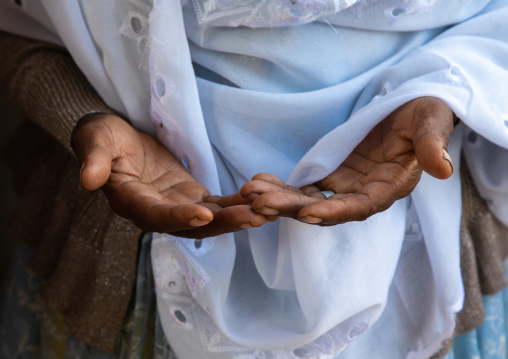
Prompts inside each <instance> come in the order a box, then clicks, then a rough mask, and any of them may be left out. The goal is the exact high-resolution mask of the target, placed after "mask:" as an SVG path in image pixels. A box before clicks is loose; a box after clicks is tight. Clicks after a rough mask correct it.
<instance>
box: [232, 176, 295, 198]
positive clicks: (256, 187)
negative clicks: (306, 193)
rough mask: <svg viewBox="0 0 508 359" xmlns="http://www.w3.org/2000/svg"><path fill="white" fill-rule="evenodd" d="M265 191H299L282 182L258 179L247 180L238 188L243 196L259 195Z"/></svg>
mask: <svg viewBox="0 0 508 359" xmlns="http://www.w3.org/2000/svg"><path fill="white" fill-rule="evenodd" d="M266 192H284V193H301V191H300V190H299V189H298V188H296V187H293V186H288V185H286V184H285V183H284V182H281V183H280V184H279V183H276V184H274V183H271V182H266V181H263V180H258V179H254V180H251V181H249V182H247V183H246V184H244V185H243V186H242V188H241V189H240V194H241V195H242V196H243V197H244V198H249V196H250V195H252V194H257V195H260V194H263V193H266ZM256 197H257V196H256Z"/></svg>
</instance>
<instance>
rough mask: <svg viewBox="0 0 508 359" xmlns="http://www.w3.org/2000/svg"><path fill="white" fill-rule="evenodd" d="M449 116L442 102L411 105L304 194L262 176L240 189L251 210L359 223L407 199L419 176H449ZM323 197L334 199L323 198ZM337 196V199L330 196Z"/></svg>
mask: <svg viewBox="0 0 508 359" xmlns="http://www.w3.org/2000/svg"><path fill="white" fill-rule="evenodd" d="M453 118H454V116H453V113H452V111H451V110H450V108H449V107H448V106H447V105H446V104H445V103H444V102H443V101H442V100H440V99H437V98H433V97H421V98H417V99H414V100H412V101H410V102H408V103H406V104H404V105H402V106H401V107H399V108H398V109H397V110H395V111H394V112H392V113H391V114H390V115H389V116H388V117H386V118H385V119H384V120H383V121H381V122H380V123H379V124H378V125H377V126H376V127H374V128H373V129H372V131H370V132H369V134H368V135H367V137H365V139H364V140H363V141H362V142H361V143H360V144H359V145H358V146H357V147H356V148H355V149H354V150H353V152H352V153H351V154H350V155H349V156H348V157H347V159H346V160H345V161H344V162H343V163H342V164H341V165H340V166H339V167H338V168H337V169H336V170H335V171H333V172H332V173H331V174H330V175H329V176H327V177H326V178H324V179H322V180H321V181H318V182H316V183H314V184H312V185H309V186H305V187H303V188H295V187H291V186H287V185H286V184H285V183H284V182H283V181H281V180H280V179H278V178H277V177H275V176H273V175H270V174H266V173H262V174H258V175H256V176H254V177H253V179H252V180H251V181H250V182H248V183H246V184H245V185H244V186H243V187H242V189H241V194H242V195H243V197H245V198H247V199H250V200H251V201H252V209H253V210H254V211H255V212H256V213H261V214H265V215H271V216H273V215H281V216H285V217H291V218H295V219H298V220H300V221H303V222H306V223H311V224H319V225H335V224H339V223H345V222H349V221H361V220H365V219H366V218H368V217H370V216H372V215H373V214H375V213H378V212H381V211H384V210H386V209H387V208H389V207H390V206H391V205H392V204H393V203H394V202H395V201H396V200H398V199H400V198H403V197H406V196H407V195H409V194H410V193H411V192H412V191H413V189H414V188H415V186H416V185H417V183H418V181H419V180H420V177H421V174H422V170H423V171H425V172H427V173H428V174H430V175H431V176H434V177H436V178H438V179H446V178H448V177H450V176H451V175H452V173H453V165H452V162H451V159H450V156H449V155H448V152H447V146H448V140H449V137H450V135H451V133H452V131H453ZM321 191H332V192H329V193H331V194H332V195H331V196H329V197H326V196H325V195H323V194H322V193H321ZM333 193H335V194H333Z"/></svg>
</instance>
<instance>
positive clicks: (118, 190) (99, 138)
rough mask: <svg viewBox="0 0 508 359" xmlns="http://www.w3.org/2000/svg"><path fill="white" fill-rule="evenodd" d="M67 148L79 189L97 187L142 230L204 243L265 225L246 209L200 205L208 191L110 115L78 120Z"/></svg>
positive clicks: (155, 145)
mask: <svg viewBox="0 0 508 359" xmlns="http://www.w3.org/2000/svg"><path fill="white" fill-rule="evenodd" d="M72 146H73V148H74V151H75V153H76V156H77V157H78V160H79V162H80V163H81V173H80V179H81V183H82V185H83V186H84V187H85V188H86V189H88V190H95V189H98V188H100V187H102V189H103V191H104V193H105V194H106V196H107V198H108V200H109V203H110V205H111V207H112V209H113V210H114V211H115V212H116V213H118V214H119V215H120V216H122V217H125V218H128V219H130V220H132V221H133V222H134V223H135V224H136V225H137V226H138V227H140V228H141V229H143V230H145V231H150V232H161V233H171V234H174V235H178V236H183V237H189V238H204V237H210V236H215V235H219V234H222V233H228V232H234V231H238V230H240V229H243V228H251V227H258V226H261V225H263V224H264V223H266V222H268V221H269V220H268V219H267V218H266V217H265V216H264V215H262V214H257V213H254V212H252V211H251V208H250V205H246V204H242V203H240V204H237V205H234V206H228V207H227V208H225V207H222V206H220V205H218V204H216V203H213V201H209V202H206V203H205V199H207V198H208V197H209V196H210V193H209V192H208V189H207V188H206V187H205V186H203V185H202V184H200V183H198V182H197V181H196V180H195V179H194V178H193V177H192V176H191V174H190V173H189V172H188V171H187V170H186V169H185V168H184V167H183V166H182V164H181V163H180V161H178V160H177V159H176V158H175V157H174V156H173V155H172V154H171V153H170V152H169V151H168V150H166V149H165V148H164V147H163V146H161V145H160V144H159V143H158V142H157V141H156V140H154V139H153V138H152V137H150V136H148V135H146V134H144V133H141V132H139V131H137V130H136V129H134V128H133V127H132V126H131V125H129V124H128V123H127V122H126V121H124V120H123V119H121V118H119V117H117V116H115V115H109V114H98V115H97V114H95V115H88V116H86V117H84V118H83V119H81V120H80V122H79V123H78V126H76V128H75V130H74V132H73V135H72ZM238 197H239V196H238ZM214 198H217V197H214ZM218 198H220V197H218ZM237 202H238V201H237ZM244 202H245V201H244Z"/></svg>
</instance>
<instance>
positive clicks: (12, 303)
mask: <svg viewBox="0 0 508 359" xmlns="http://www.w3.org/2000/svg"><path fill="white" fill-rule="evenodd" d="M151 240H152V236H151V234H145V235H144V236H143V238H142V241H141V248H140V252H139V254H140V256H139V262H138V271H137V277H136V289H135V299H134V300H133V303H132V305H131V308H130V310H129V315H128V317H127V318H126V321H125V324H124V326H123V329H122V332H121V335H120V336H119V338H118V341H117V350H116V353H115V354H108V353H104V352H101V351H98V350H95V349H93V348H91V347H90V346H88V345H86V344H85V343H83V342H81V341H80V340H78V339H76V338H74V337H72V336H71V335H69V333H68V332H67V330H66V328H65V324H64V322H63V319H62V318H61V317H60V316H59V315H58V314H57V313H54V312H51V311H49V310H47V309H46V308H45V307H44V306H43V305H42V303H41V301H40V299H39V297H38V292H39V291H40V289H41V288H42V283H41V282H40V281H39V280H38V279H37V278H35V277H34V276H33V275H32V274H31V273H30V271H29V270H28V264H29V262H30V258H31V253H32V251H31V250H30V249H29V248H26V247H21V248H20V249H19V251H18V254H17V257H16V259H15V260H14V263H13V264H12V266H11V269H10V272H9V273H8V276H7V281H6V282H5V283H4V286H3V290H2V292H3V293H2V294H3V295H2V298H1V307H0V310H1V312H0V313H1V316H0V319H1V323H0V358H6V359H13V358H16V359H36V358H37V359H38V358H48V359H61V358H65V359H70V358H73V359H75V358H89V359H113V358H120V359H134V358H154V359H177V357H176V355H175V353H174V352H173V351H172V350H171V347H170V346H169V344H168V342H167V340H166V338H165V336H164V333H163V331H162V327H161V325H160V322H159V318H158V316H157V310H156V302H155V289H154V283H153V277H152V267H151V259H150V258H151V257H150V246H151ZM507 263H508V262H507ZM505 268H506V270H505V273H506V275H507V276H508V265H507V266H506V267H505ZM483 302H484V306H485V312H486V316H485V321H484V322H483V324H482V325H481V326H480V327H479V328H478V329H476V330H473V331H471V332H468V333H465V334H462V335H460V336H458V337H457V338H455V342H454V345H453V348H452V350H450V352H449V353H448V354H447V355H446V356H445V357H444V359H506V358H508V352H507V349H506V334H507V332H508V288H507V289H505V290H503V291H502V292H499V293H497V294H495V295H492V296H488V297H484V298H483ZM184 359H191V358H184Z"/></svg>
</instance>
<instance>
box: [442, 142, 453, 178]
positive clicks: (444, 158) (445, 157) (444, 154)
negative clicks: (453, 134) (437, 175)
mask: <svg viewBox="0 0 508 359" xmlns="http://www.w3.org/2000/svg"><path fill="white" fill-rule="evenodd" d="M443 160H445V161H447V162H448V164H449V165H450V167H451V169H452V173H453V163H452V159H451V158H450V155H449V154H448V152H446V150H445V149H444V148H443Z"/></svg>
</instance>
